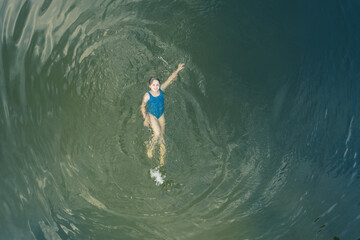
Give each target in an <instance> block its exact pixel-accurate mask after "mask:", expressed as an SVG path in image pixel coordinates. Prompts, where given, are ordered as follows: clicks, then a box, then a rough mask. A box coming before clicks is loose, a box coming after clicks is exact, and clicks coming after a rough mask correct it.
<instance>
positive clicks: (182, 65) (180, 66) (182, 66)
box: [178, 63, 185, 71]
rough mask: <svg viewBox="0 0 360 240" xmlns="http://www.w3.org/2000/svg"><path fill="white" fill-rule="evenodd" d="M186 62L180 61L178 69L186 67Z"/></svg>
mask: <svg viewBox="0 0 360 240" xmlns="http://www.w3.org/2000/svg"><path fill="white" fill-rule="evenodd" d="M184 65H185V63H179V65H178V70H179V71H180V70H182V69H183V68H184Z"/></svg>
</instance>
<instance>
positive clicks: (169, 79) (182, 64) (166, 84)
mask: <svg viewBox="0 0 360 240" xmlns="http://www.w3.org/2000/svg"><path fill="white" fill-rule="evenodd" d="M183 68H184V63H180V64H179V65H178V68H177V69H176V70H175V72H173V73H172V74H171V75H170V77H169V78H168V79H167V80H166V81H165V82H164V83H163V84H161V90H163V91H164V90H165V88H167V87H168V86H169V85H170V84H171V83H172V82H173V81H174V80H175V78H176V76H177V74H178V73H179V72H180V71H181V70H182V69H183Z"/></svg>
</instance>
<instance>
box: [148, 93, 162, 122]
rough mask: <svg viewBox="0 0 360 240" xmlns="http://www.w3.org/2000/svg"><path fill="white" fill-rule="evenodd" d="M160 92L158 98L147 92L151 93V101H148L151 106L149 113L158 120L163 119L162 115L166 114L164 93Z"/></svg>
mask: <svg viewBox="0 0 360 240" xmlns="http://www.w3.org/2000/svg"><path fill="white" fill-rule="evenodd" d="M159 91H160V95H159V96H157V97H154V96H153V95H151V93H150V92H149V91H147V93H149V95H150V99H149V101H148V104H149V109H148V111H149V113H151V114H152V115H154V116H155V117H156V118H157V119H159V118H160V117H161V115H163V113H164V109H165V108H164V92H163V91H162V90H161V89H159Z"/></svg>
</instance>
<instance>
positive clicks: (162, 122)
mask: <svg viewBox="0 0 360 240" xmlns="http://www.w3.org/2000/svg"><path fill="white" fill-rule="evenodd" d="M159 124H160V131H161V137H160V166H163V165H164V159H165V153H166V148H165V140H164V133H165V117H164V115H162V116H161V117H160V118H159Z"/></svg>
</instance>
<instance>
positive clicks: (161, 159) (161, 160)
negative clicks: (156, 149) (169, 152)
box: [160, 143, 166, 167]
mask: <svg viewBox="0 0 360 240" xmlns="http://www.w3.org/2000/svg"><path fill="white" fill-rule="evenodd" d="M165 153H166V148H165V144H164V143H161V144H160V167H161V166H163V165H164V158H165Z"/></svg>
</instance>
